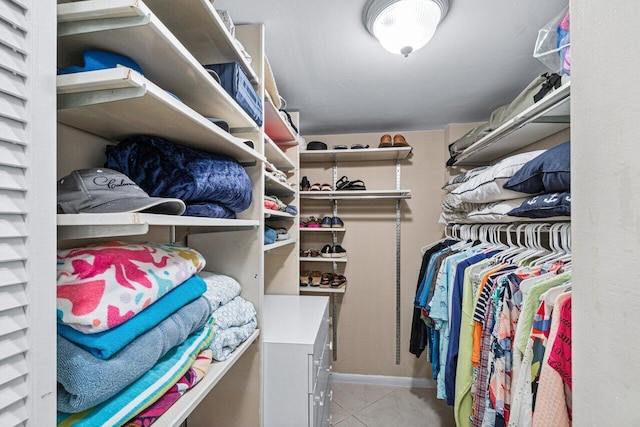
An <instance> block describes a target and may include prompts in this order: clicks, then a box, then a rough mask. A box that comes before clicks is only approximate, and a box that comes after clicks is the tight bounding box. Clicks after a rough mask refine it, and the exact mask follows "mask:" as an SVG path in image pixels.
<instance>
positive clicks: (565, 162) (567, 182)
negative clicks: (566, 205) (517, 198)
mask: <svg viewBox="0 0 640 427" xmlns="http://www.w3.org/2000/svg"><path fill="white" fill-rule="evenodd" d="M504 188H506V189H508V190H513V191H519V192H521V193H528V194H538V193H561V192H564V191H571V144H570V141H567V142H565V143H563V144H560V145H558V146H556V147H553V148H551V149H549V150H547V151H545V152H544V153H542V154H541V155H539V156H538V157H536V158H534V159H533V160H530V161H528V162H527V163H525V165H524V166H522V168H520V170H519V171H518V172H516V173H515V174H514V175H513V176H512V177H511V178H510V179H509V181H507V183H506V184H505V185H504Z"/></svg>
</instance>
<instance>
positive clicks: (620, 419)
mask: <svg viewBox="0 0 640 427" xmlns="http://www.w3.org/2000/svg"><path fill="white" fill-rule="evenodd" d="M639 16H640V3H639V2H637V1H624V0H609V1H606V2H605V1H589V0H573V1H572V3H571V27H572V28H571V39H572V40H571V45H572V46H571V49H572V82H571V85H572V88H571V109H572V112H571V113H572V120H571V121H572V123H571V133H572V140H573V143H572V159H571V160H572V165H571V167H572V177H573V180H572V193H573V194H572V205H573V218H572V222H573V227H572V228H573V230H572V234H573V245H572V246H573V248H574V272H575V273H574V285H575V286H574V293H573V295H574V302H573V361H574V365H573V372H574V382H573V393H574V395H573V401H574V408H573V413H574V425H576V426H605V425H607V426H632V425H639V423H640V416H639V415H638V410H637V405H638V398H639V397H640V369H638V351H639V350H640V344H639V338H640V280H639V279H640V270H639V269H638V256H639V255H640V251H639V248H640V229H639V228H638V225H639V224H638V220H639V218H638V212H640V190H639V189H638V184H639V183H640V148H639V145H638V117H640V102H639V100H640V88H639V86H638V71H640V58H639V57H638V55H637V52H639V51H640V26H638V17H639Z"/></svg>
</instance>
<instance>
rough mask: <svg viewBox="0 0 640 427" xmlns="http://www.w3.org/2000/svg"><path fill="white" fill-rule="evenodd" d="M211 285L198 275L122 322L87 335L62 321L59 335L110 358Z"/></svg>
mask: <svg viewBox="0 0 640 427" xmlns="http://www.w3.org/2000/svg"><path fill="white" fill-rule="evenodd" d="M206 289H207V285H206V284H205V283H204V281H203V280H202V279H201V278H200V277H198V276H195V275H194V276H191V278H189V279H188V280H187V281H186V282H184V283H183V284H182V285H180V286H178V287H177V288H175V289H172V290H171V291H170V292H169V293H167V294H166V295H165V296H163V297H162V298H160V299H159V300H158V301H156V302H154V303H153V304H151V305H150V306H148V307H147V308H146V309H144V310H142V311H141V312H140V313H138V314H137V315H135V316H133V317H132V318H131V319H129V320H127V321H126V322H124V323H122V324H121V325H118V326H116V327H115V328H111V329H109V330H107V331H103V332H98V333H97V334H83V333H82V332H78V331H76V330H75V329H73V328H70V327H69V326H66V325H63V324H60V323H59V324H58V334H60V335H62V336H63V337H64V338H66V339H68V340H69V341H71V342H73V343H74V344H77V345H79V346H80V347H82V348H83V349H85V350H87V351H88V352H90V353H91V354H93V355H94V356H95V357H97V358H99V359H108V358H110V357H111V356H113V355H114V354H116V353H117V352H118V351H120V350H121V349H122V348H124V346H126V345H127V344H129V343H130V342H131V341H133V340H134V339H136V338H137V337H139V336H140V335H142V334H144V333H145V332H147V331H148V330H150V329H152V328H154V327H155V326H157V325H158V324H159V323H160V322H162V321H163V320H165V319H166V318H167V317H169V316H170V315H171V314H172V313H174V312H175V311H176V310H179V309H180V308H182V307H184V306H185V305H186V304H188V303H190V302H191V301H193V300H195V299H196V298H198V297H199V296H201V295H202V294H203V293H204V291H205V290H206Z"/></svg>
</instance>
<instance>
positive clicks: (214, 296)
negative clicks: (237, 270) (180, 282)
mask: <svg viewBox="0 0 640 427" xmlns="http://www.w3.org/2000/svg"><path fill="white" fill-rule="evenodd" d="M198 276H200V278H201V279H202V280H204V282H205V283H206V284H207V290H206V291H205V292H204V296H205V297H206V298H207V299H208V300H209V302H210V303H211V307H212V308H213V310H214V311H215V310H217V309H218V307H220V306H221V305H225V304H227V303H228V302H229V301H231V300H232V299H234V298H235V297H237V296H238V295H240V291H241V288H240V283H238V281H237V280H236V279H234V278H233V277H230V276H226V275H224V274H220V273H211V272H209V271H201V272H200V273H198Z"/></svg>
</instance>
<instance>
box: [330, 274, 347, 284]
mask: <svg viewBox="0 0 640 427" xmlns="http://www.w3.org/2000/svg"><path fill="white" fill-rule="evenodd" d="M346 284H347V278H346V277H344V276H343V275H342V274H334V275H333V281H332V282H331V286H332V287H338V286H342V285H346Z"/></svg>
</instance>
